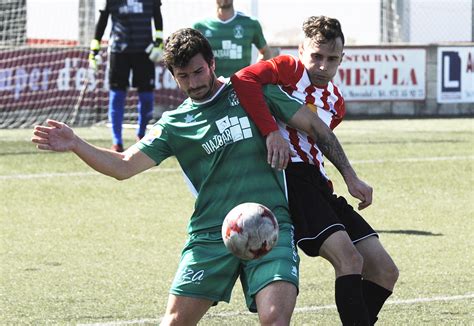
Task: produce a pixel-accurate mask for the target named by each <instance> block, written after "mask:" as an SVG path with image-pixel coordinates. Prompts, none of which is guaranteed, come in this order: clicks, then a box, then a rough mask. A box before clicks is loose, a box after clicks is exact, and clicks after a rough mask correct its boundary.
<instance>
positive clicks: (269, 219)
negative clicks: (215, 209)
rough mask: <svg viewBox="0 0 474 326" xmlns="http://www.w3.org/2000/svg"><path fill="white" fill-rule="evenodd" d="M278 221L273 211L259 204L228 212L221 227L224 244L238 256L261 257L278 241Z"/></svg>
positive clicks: (249, 204)
mask: <svg viewBox="0 0 474 326" xmlns="http://www.w3.org/2000/svg"><path fill="white" fill-rule="evenodd" d="M278 230H279V227H278V222H277V219H276V218H275V215H273V213H272V211H271V210H270V209H268V208H267V207H265V206H263V205H261V204H256V203H243V204H240V205H237V206H235V207H234V208H233V209H231V210H230V212H229V213H227V215H226V217H225V219H224V223H223V224H222V239H224V244H225V246H226V247H227V249H229V251H230V252H232V253H233V254H234V255H235V256H237V257H239V258H241V259H245V260H250V259H255V258H259V257H262V256H263V255H265V254H266V253H268V252H269V251H270V250H272V248H273V246H275V244H276V243H277V241H278Z"/></svg>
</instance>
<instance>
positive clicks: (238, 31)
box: [234, 25, 244, 39]
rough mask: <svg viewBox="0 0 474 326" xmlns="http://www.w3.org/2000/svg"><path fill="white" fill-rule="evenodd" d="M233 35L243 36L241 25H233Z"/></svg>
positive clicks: (238, 37)
mask: <svg viewBox="0 0 474 326" xmlns="http://www.w3.org/2000/svg"><path fill="white" fill-rule="evenodd" d="M234 37H235V38H237V39H241V38H242V37H244V28H243V27H242V25H236V26H235V27H234Z"/></svg>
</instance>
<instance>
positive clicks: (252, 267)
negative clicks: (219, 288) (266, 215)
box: [240, 224, 300, 312]
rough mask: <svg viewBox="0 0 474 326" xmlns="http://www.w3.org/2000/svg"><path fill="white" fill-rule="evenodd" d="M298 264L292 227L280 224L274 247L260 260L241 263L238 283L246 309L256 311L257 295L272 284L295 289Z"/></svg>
mask: <svg viewBox="0 0 474 326" xmlns="http://www.w3.org/2000/svg"><path fill="white" fill-rule="evenodd" d="M299 262H300V258H299V256H298V252H297V250H296V245H295V242H294V231H293V227H292V226H291V225H290V224H280V233H279V237H278V242H277V244H276V245H275V247H273V249H272V250H271V251H270V252H269V253H268V254H266V255H265V256H263V257H261V258H258V259H254V260H250V261H243V270H242V273H241V275H240V281H241V283H242V288H243V290H244V295H245V300H246V303H247V307H248V309H249V310H250V311H252V312H256V311H257V304H256V301H255V298H256V295H257V293H259V292H260V291H261V290H262V289H264V288H265V287H267V286H268V285H270V284H271V283H273V282H276V281H284V282H286V283H288V284H292V285H293V286H294V287H295V289H297V288H298V282H299Z"/></svg>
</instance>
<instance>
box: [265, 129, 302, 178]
mask: <svg viewBox="0 0 474 326" xmlns="http://www.w3.org/2000/svg"><path fill="white" fill-rule="evenodd" d="M266 143H267V152H268V154H267V162H268V164H270V165H271V167H272V168H274V169H278V170H283V169H286V166H287V165H288V161H289V160H290V155H291V156H295V154H294V153H293V152H292V151H291V150H290V145H289V144H288V142H287V141H286V140H285V139H284V138H283V136H282V135H281V134H280V131H279V130H276V131H272V132H271V133H269V134H268V135H267V139H266Z"/></svg>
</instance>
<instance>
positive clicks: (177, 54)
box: [163, 28, 214, 75]
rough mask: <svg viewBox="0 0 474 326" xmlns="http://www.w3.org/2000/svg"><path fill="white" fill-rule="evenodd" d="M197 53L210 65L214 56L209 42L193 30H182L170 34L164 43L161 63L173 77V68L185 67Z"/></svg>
mask: <svg viewBox="0 0 474 326" xmlns="http://www.w3.org/2000/svg"><path fill="white" fill-rule="evenodd" d="M199 53H201V54H202V56H203V57H204V60H206V62H207V63H208V64H209V65H211V63H212V60H213V59H214V54H213V53H212V48H211V45H210V44H209V41H208V40H207V39H206V38H205V37H204V35H202V33H201V32H199V31H197V30H195V29H192V28H182V29H179V30H177V31H176V32H174V33H173V34H171V35H170V36H169V37H168V39H167V40H166V41H165V47H164V51H163V63H164V64H165V66H166V68H168V70H169V71H170V72H171V73H172V74H173V75H174V73H173V67H179V68H182V67H185V66H186V65H187V64H188V63H189V61H190V60H191V59H192V58H193V57H194V56H195V55H196V54H199Z"/></svg>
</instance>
